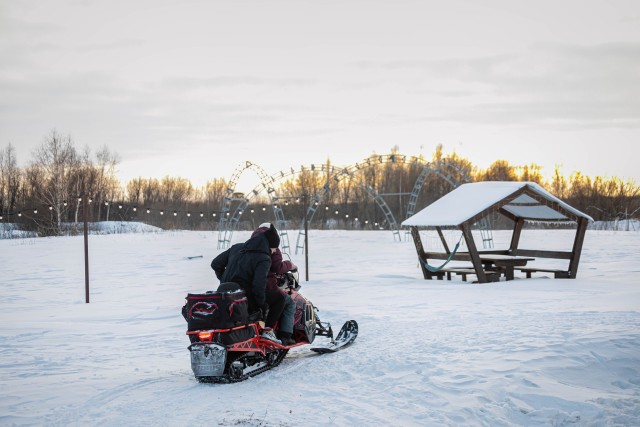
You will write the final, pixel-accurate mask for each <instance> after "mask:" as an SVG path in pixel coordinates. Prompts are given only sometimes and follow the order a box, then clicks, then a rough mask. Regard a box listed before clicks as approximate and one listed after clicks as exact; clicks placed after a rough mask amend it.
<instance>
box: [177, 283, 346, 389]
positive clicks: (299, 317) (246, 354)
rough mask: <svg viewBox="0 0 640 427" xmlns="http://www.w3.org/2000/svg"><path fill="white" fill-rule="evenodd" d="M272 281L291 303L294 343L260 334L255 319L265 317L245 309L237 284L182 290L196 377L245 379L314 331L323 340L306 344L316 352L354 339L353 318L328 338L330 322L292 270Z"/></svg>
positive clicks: (261, 326)
mask: <svg viewBox="0 0 640 427" xmlns="http://www.w3.org/2000/svg"><path fill="white" fill-rule="evenodd" d="M278 284H279V286H280V288H281V289H283V290H285V291H286V292H288V294H289V295H290V296H291V298H292V299H293V300H294V302H295V305H296V312H295V317H294V326H293V337H292V338H293V340H294V341H295V343H294V344H291V345H288V346H287V345H282V344H279V343H277V342H275V341H271V340H269V339H266V338H263V337H262V336H261V334H262V332H263V330H264V329H265V326H264V322H262V321H261V320H260V319H261V318H264V317H265V316H264V315H263V313H261V312H260V311H258V312H257V313H249V312H248V307H249V304H248V300H247V297H246V295H245V292H244V290H242V288H240V286H239V285H237V284H235V283H222V284H220V286H219V287H218V289H217V290H216V291H208V292H206V293H204V294H191V293H189V294H187V297H186V301H185V304H184V306H183V308H182V315H183V316H184V318H185V320H186V321H187V324H188V327H187V335H188V337H189V339H190V341H191V345H189V347H188V349H189V351H190V353H191V369H192V370H193V374H194V376H195V378H196V379H197V380H198V381H199V382H213V383H220V382H223V383H229V382H239V381H243V380H246V379H247V378H250V377H253V376H255V375H258V374H260V373H263V372H265V371H268V370H269V369H271V368H273V367H275V366H278V365H279V364H280V362H281V361H282V360H283V359H284V358H285V356H286V355H287V353H288V352H289V350H290V349H291V348H294V347H299V346H303V345H309V344H312V343H313V342H314V340H315V338H316V337H318V336H323V337H326V338H328V340H329V341H328V342H325V343H323V344H322V345H319V346H314V347H311V348H310V349H311V350H312V351H314V352H316V353H320V354H322V353H333V352H336V351H338V350H341V349H343V348H345V347H347V346H348V345H349V344H351V343H353V341H354V340H355V339H356V337H357V335H358V324H357V323H356V321H355V320H349V321H347V322H345V323H344V325H343V326H342V328H341V329H340V331H339V332H338V335H337V336H336V337H335V338H334V336H333V330H332V328H331V324H329V323H325V322H322V321H321V320H320V318H319V316H318V313H317V312H318V311H319V310H318V309H317V308H316V307H314V305H313V304H312V303H311V301H309V300H308V299H306V298H305V297H304V296H302V294H300V292H299V290H300V287H301V286H300V282H299V280H298V272H297V270H293V271H288V272H286V273H285V274H283V275H281V276H278ZM277 328H278V325H277V324H276V326H275V328H274V329H275V330H277ZM274 332H275V331H274Z"/></svg>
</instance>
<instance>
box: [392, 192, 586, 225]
mask: <svg viewBox="0 0 640 427" xmlns="http://www.w3.org/2000/svg"><path fill="white" fill-rule="evenodd" d="M494 210H503V212H502V213H505V212H506V215H508V216H512V217H513V218H515V219H517V218H522V219H524V220H525V221H560V222H563V221H576V222H577V220H578V218H586V219H588V220H589V221H593V219H592V218H591V217H590V216H589V215H586V214H584V213H582V212H580V211H579V210H577V209H575V208H573V207H571V206H570V205H568V204H567V203H565V202H563V201H562V200H560V199H558V198H557V197H555V196H554V195H552V194H551V193H549V192H548V191H546V190H545V189H544V188H542V187H541V186H540V185H538V184H536V183H535V182H511V181H487V182H474V183H470V184H463V185H461V186H460V187H458V188H456V189H455V190H453V191H452V192H450V193H449V194H447V195H445V196H443V197H442V198H440V199H438V200H436V201H435V202H434V203H432V204H430V205H429V206H427V207H426V208H424V209H422V210H421V211H419V212H418V213H416V214H415V215H413V216H412V217H410V218H408V219H406V220H405V221H403V222H402V225H403V226H409V227H412V226H417V227H447V226H459V225H460V224H463V223H465V222H467V221H472V222H475V221H476V220H477V219H479V218H481V217H483V216H485V215H487V214H489V213H490V212H491V211H494Z"/></svg>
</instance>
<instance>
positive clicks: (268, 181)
mask: <svg viewBox="0 0 640 427" xmlns="http://www.w3.org/2000/svg"><path fill="white" fill-rule="evenodd" d="M396 162H400V163H413V164H422V165H423V168H422V171H421V172H420V175H419V176H418V178H417V180H416V182H415V184H414V186H413V190H412V192H411V194H410V197H409V203H408V206H407V218H408V217H410V216H412V215H413V214H414V213H415V209H416V206H417V201H418V196H419V194H420V191H421V190H422V187H423V185H424V182H425V181H426V178H427V176H428V174H429V173H435V174H436V175H437V176H439V177H440V178H442V179H443V180H445V181H446V182H448V183H449V184H450V185H451V186H452V187H453V188H456V187H457V186H458V185H459V183H458V182H456V181H455V179H454V178H453V177H452V176H451V174H449V173H448V170H450V169H451V168H455V169H456V170H457V171H459V172H462V171H461V170H460V169H458V168H457V167H456V166H455V165H452V164H448V163H447V162H446V161H439V162H436V163H432V162H425V161H424V160H423V159H421V158H418V157H415V156H406V155H403V154H385V155H378V156H375V155H374V156H369V157H367V158H366V159H365V160H363V161H362V162H359V163H355V164H353V165H350V166H347V167H340V168H338V167H335V166H333V165H331V166H329V167H327V166H326V165H324V164H322V165H314V164H312V165H310V166H309V167H308V169H307V170H310V171H316V170H318V171H323V172H328V173H329V175H330V176H332V179H333V180H334V181H336V182H340V181H341V180H342V179H344V177H346V176H352V174H353V173H354V172H356V171H358V170H360V169H362V168H368V167H371V166H373V165H374V164H387V163H396ZM248 168H252V169H255V171H256V173H257V174H258V176H259V177H260V179H261V184H260V185H259V186H257V187H256V188H255V189H254V190H253V191H252V193H251V195H250V197H249V198H244V199H234V198H233V197H232V195H233V193H234V189H235V184H236V182H237V179H238V178H239V177H240V175H241V174H242V172H244V170H246V169H248ZM302 172H305V166H302V167H301V169H300V170H296V169H294V168H290V169H289V170H286V171H280V172H279V173H277V174H274V175H271V176H268V175H267V174H266V173H265V172H264V170H263V169H262V168H261V167H260V166H258V165H256V164H254V163H251V162H248V161H247V162H245V166H244V167H242V168H239V169H237V170H236V171H235V172H234V174H233V175H232V178H231V181H230V185H229V187H228V188H227V194H226V196H225V198H224V200H223V207H222V218H221V221H220V222H219V238H218V247H219V248H220V247H228V246H229V244H230V241H231V235H232V233H233V229H234V228H237V226H238V222H239V219H240V215H242V212H243V211H244V209H245V208H246V207H247V205H248V204H249V201H250V199H252V198H253V197H255V196H257V195H258V194H260V193H261V192H262V190H265V189H266V190H267V192H268V194H269V195H270V197H271V201H272V203H273V209H274V216H275V218H276V227H277V228H278V229H279V230H281V236H282V237H284V239H283V249H288V247H289V239H288V234H287V232H286V230H285V226H286V221H285V218H284V212H283V210H282V208H281V207H280V205H279V204H278V203H277V200H278V197H277V195H276V194H275V188H274V185H273V184H274V183H275V182H276V181H279V180H283V179H285V178H287V177H290V176H293V175H296V174H300V173H302ZM463 177H464V182H469V181H470V177H469V176H468V175H466V174H463ZM330 180H331V178H330V179H329V181H328V182H327V183H325V185H324V186H323V191H322V192H321V193H320V194H315V195H313V196H312V198H311V199H310V200H309V206H308V207H307V211H306V214H305V215H306V217H307V222H308V223H310V222H311V221H312V220H313V217H314V216H315V213H316V211H317V209H318V206H319V205H320V203H321V202H322V201H323V200H324V199H325V198H326V196H327V195H328V194H329V193H330V192H331V186H330V185H329V182H330ZM360 186H361V187H362V188H364V189H365V190H366V191H367V193H368V194H369V195H370V196H371V197H372V198H373V199H374V201H375V202H376V204H378V206H379V207H380V209H381V210H382V211H383V213H384V214H385V217H386V218H387V222H388V223H389V224H390V226H391V227H392V231H393V233H394V239H395V236H398V237H399V229H400V227H399V226H398V223H397V221H396V219H395V217H394V216H393V213H392V212H391V209H390V208H389V206H388V205H387V203H386V202H385V201H384V199H383V198H382V196H380V195H379V194H378V193H377V192H376V191H375V190H374V189H373V188H371V187H370V186H366V185H365V184H363V183H362V182H361V183H360ZM238 200H239V201H240V204H239V205H238V207H237V208H236V210H235V211H234V214H233V216H232V217H231V218H230V219H227V217H228V213H229V211H230V209H231V203H232V201H238ZM482 225H483V227H482V228H483V229H486V228H487V224H482ZM489 232H490V230H489ZM220 236H222V237H220ZM304 237H305V231H304V228H302V226H301V230H300V231H299V232H298V238H297V242H296V254H297V253H298V250H299V249H302V250H303V249H304ZM489 240H491V239H489Z"/></svg>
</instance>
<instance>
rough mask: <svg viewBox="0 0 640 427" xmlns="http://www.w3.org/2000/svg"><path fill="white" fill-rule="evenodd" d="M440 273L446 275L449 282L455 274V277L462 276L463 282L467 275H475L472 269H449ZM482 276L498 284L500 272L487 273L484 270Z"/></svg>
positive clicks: (443, 269)
mask: <svg viewBox="0 0 640 427" xmlns="http://www.w3.org/2000/svg"><path fill="white" fill-rule="evenodd" d="M440 271H441V272H444V273H446V275H447V280H451V275H452V274H456V275H457V276H462V280H463V281H465V282H466V281H467V275H469V274H476V270H475V269H474V268H473V267H449V268H442V269H440ZM484 274H485V275H486V276H487V279H489V281H490V282H498V281H499V280H500V272H499V271H488V270H485V271H484Z"/></svg>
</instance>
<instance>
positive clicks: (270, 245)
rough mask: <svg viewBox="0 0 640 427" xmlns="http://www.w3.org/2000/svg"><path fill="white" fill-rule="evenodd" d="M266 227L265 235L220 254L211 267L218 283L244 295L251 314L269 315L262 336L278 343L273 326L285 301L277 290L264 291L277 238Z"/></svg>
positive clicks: (277, 242) (257, 236) (275, 233)
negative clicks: (235, 286)
mask: <svg viewBox="0 0 640 427" xmlns="http://www.w3.org/2000/svg"><path fill="white" fill-rule="evenodd" d="M269 226H270V227H269V228H268V229H267V230H266V231H265V232H263V233H260V234H257V235H254V236H253V237H251V238H250V239H249V240H247V241H246V242H244V243H237V244H235V245H233V246H231V247H230V248H229V249H227V250H226V251H224V252H222V253H220V254H219V255H218V256H216V257H215V258H214V259H213V261H211V268H212V269H213V271H215V273H216V277H217V278H218V279H219V280H220V282H221V283H226V282H234V283H237V284H238V285H239V286H240V287H241V288H242V289H243V290H244V291H245V292H246V294H247V298H248V299H249V310H250V311H251V312H254V311H257V310H258V309H261V310H262V313H263V314H264V313H268V314H267V315H266V319H265V331H264V332H263V334H262V336H263V337H264V338H267V339H270V340H272V341H276V342H278V343H279V342H280V340H278V339H277V338H276V336H275V334H274V333H273V326H274V325H275V324H276V322H277V321H278V318H279V317H280V315H281V314H282V309H283V307H284V303H285V298H284V297H283V295H282V293H281V292H279V291H276V290H267V275H268V273H269V269H270V268H271V253H272V252H274V251H275V249H276V248H277V247H278V246H279V245H280V236H279V235H278V231H277V230H276V228H275V227H274V226H273V224H269Z"/></svg>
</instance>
